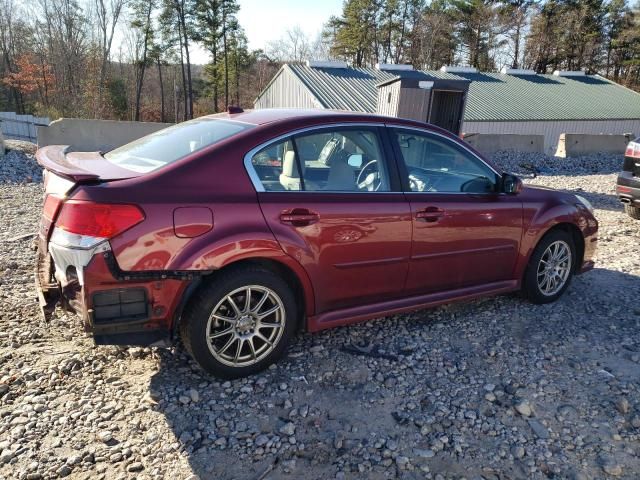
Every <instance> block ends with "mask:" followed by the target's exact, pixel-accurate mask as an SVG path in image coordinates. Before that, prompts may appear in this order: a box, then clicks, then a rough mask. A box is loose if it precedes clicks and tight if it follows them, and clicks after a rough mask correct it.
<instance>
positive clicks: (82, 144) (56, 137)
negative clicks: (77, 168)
mask: <svg viewBox="0 0 640 480" xmlns="http://www.w3.org/2000/svg"><path fill="white" fill-rule="evenodd" d="M171 125H173V124H172V123H154V122H121V121H117V120H83V119H79V118H61V119H59V120H55V121H53V122H51V123H50V124H49V126H48V127H38V147H45V146H47V145H71V146H72V147H73V148H74V149H75V150H81V151H88V152H91V151H104V152H106V151H109V150H111V149H113V148H116V147H119V146H121V145H124V144H125V143H129V142H131V141H132V140H136V139H138V138H140V137H144V136H145V135H148V134H150V133H153V132H156V131H158V130H161V129H163V128H166V127H170V126H171Z"/></svg>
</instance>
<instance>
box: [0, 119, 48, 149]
mask: <svg viewBox="0 0 640 480" xmlns="http://www.w3.org/2000/svg"><path fill="white" fill-rule="evenodd" d="M38 125H49V119H48V118H47V117H34V116H33V115H18V114H16V113H14V112H0V129H1V130H2V134H3V135H4V138H6V139H8V138H11V139H14V140H27V141H29V142H34V143H35V142H36V140H37V138H38V137H37V132H36V126H38Z"/></svg>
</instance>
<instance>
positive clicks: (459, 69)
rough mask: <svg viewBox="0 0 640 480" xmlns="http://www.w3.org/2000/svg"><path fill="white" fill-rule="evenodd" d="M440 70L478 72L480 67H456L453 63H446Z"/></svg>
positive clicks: (446, 71) (447, 71)
mask: <svg viewBox="0 0 640 480" xmlns="http://www.w3.org/2000/svg"><path fill="white" fill-rule="evenodd" d="M440 71H441V72H445V73H478V69H477V68H475V67H454V66H452V65H445V66H444V67H442V68H441V69H440Z"/></svg>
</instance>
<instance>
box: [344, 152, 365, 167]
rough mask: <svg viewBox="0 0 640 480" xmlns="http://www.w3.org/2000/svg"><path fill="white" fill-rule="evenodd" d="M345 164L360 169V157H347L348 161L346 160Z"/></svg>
mask: <svg viewBox="0 0 640 480" xmlns="http://www.w3.org/2000/svg"><path fill="white" fill-rule="evenodd" d="M347 163H348V164H349V165H351V166H352V167H353V168H360V167H362V155H356V154H354V155H349V159H348V160H347Z"/></svg>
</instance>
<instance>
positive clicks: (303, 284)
mask: <svg viewBox="0 0 640 480" xmlns="http://www.w3.org/2000/svg"><path fill="white" fill-rule="evenodd" d="M249 266H253V267H261V268H263V269H266V270H270V271H272V272H274V273H276V274H278V275H279V276H281V277H282V278H283V279H284V280H285V282H286V283H287V284H288V285H289V286H290V287H291V289H292V291H293V294H294V297H295V299H296V304H297V305H298V324H297V325H296V327H297V330H306V327H307V325H306V324H307V317H309V316H311V315H313V308H314V305H315V303H314V295H313V288H312V284H311V281H310V280H309V278H308V276H307V274H306V272H304V271H303V270H301V267H300V268H296V266H294V265H291V262H287V261H286V260H283V259H281V258H277V259H276V258H273V257H259V256H257V257H248V258H243V259H239V260H235V261H231V262H229V263H227V264H225V265H223V266H222V267H221V268H219V269H216V270H214V271H213V272H210V273H208V274H206V275H202V276H200V277H198V278H197V279H195V280H193V281H192V283H191V284H190V285H189V287H187V289H185V292H184V294H183V297H182V299H181V301H180V306H179V308H178V310H177V311H176V314H175V316H174V322H173V328H172V330H173V338H176V337H177V329H178V327H179V324H180V321H181V319H182V314H183V313H184V309H185V307H186V305H187V304H188V303H189V301H190V300H191V298H193V296H194V294H195V293H196V292H197V291H198V290H199V289H200V288H201V287H202V286H203V285H204V284H206V283H208V282H212V281H215V279H216V276H218V275H220V274H221V273H222V272H227V271H229V270H231V269H242V268H245V267H249Z"/></svg>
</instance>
